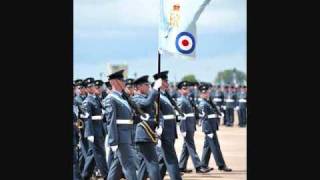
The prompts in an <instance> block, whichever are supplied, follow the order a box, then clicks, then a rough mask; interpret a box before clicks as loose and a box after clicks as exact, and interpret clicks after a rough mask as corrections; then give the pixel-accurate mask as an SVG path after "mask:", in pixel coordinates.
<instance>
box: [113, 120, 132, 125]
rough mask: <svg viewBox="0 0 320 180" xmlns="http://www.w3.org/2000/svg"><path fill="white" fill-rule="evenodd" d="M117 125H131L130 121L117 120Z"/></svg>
mask: <svg viewBox="0 0 320 180" xmlns="http://www.w3.org/2000/svg"><path fill="white" fill-rule="evenodd" d="M117 124H133V120H131V119H117Z"/></svg>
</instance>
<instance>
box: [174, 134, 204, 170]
mask: <svg viewBox="0 0 320 180" xmlns="http://www.w3.org/2000/svg"><path fill="white" fill-rule="evenodd" d="M189 155H190V156H191V159H192V162H193V165H194V167H195V168H196V169H197V168H200V167H201V162H200V158H199V156H198V154H197V151H196V146H195V144H194V132H190V131H187V132H186V137H185V138H184V142H183V147H182V153H181V155H180V161H179V167H180V168H181V169H186V168H187V163H188V159H189Z"/></svg>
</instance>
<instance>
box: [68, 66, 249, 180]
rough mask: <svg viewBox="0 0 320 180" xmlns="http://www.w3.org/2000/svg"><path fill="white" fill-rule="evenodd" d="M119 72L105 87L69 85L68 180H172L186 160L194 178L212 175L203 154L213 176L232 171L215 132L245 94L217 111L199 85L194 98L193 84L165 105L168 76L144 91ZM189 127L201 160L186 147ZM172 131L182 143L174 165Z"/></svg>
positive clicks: (88, 82) (144, 83)
mask: <svg viewBox="0 0 320 180" xmlns="http://www.w3.org/2000/svg"><path fill="white" fill-rule="evenodd" d="M123 72H124V70H120V71H117V72H114V73H112V74H110V75H109V76H108V82H103V81H101V80H94V78H86V79H84V80H80V79H78V80H76V81H75V82H74V106H73V117H74V118H73V124H74V130H73V133H74V138H73V147H74V156H73V159H74V160H73V177H74V179H84V180H87V179H90V178H103V179H108V180H119V179H121V178H124V179H128V180H136V179H139V180H145V179H147V178H149V179H150V180H160V179H163V178H164V176H165V175H166V172H168V175H169V177H170V179H173V180H179V179H182V176H183V174H184V173H190V172H192V170H188V169H187V161H188V158H189V156H191V159H192V162H193V165H194V167H195V170H196V173H207V172H210V171H212V170H213V168H210V167H209V166H208V163H209V159H210V155H211V153H212V155H213V157H214V159H215V162H216V164H217V166H218V169H219V170H221V171H227V172H229V171H232V170H231V169H230V168H229V167H228V166H227V165H226V163H225V161H224V158H223V155H222V152H221V149H220V145H219V140H218V136H217V131H218V129H219V124H220V119H221V118H223V119H226V118H224V117H225V115H224V114H228V109H230V107H232V108H234V109H235V110H239V108H240V109H241V108H242V106H245V105H244V104H245V102H246V94H245V95H241V98H240V99H239V98H237V99H233V98H234V94H230V95H231V96H230V95H228V94H227V96H225V97H227V99H226V100H225V102H223V103H222V102H221V101H217V100H218V99H219V98H220V99H221V97H220V96H219V97H218V95H219V93H217V96H215V95H214V94H212V93H211V91H210V90H211V87H210V85H209V84H208V83H202V84H200V85H199V86H198V92H199V93H198V95H197V96H194V94H193V93H191V91H190V90H191V89H192V87H191V86H193V84H192V83H189V82H187V81H182V82H179V83H178V85H177V87H178V94H179V96H177V97H175V98H173V97H172V93H170V92H169V87H170V85H169V83H168V71H163V72H160V73H157V74H155V75H153V78H154V82H153V83H152V84H150V83H149V81H148V78H149V76H148V75H145V76H141V77H139V78H137V79H135V80H134V79H127V80H124V76H123ZM105 85H106V86H107V88H106V89H104V88H102V87H103V86H105ZM192 92H193V91H192ZM216 92H220V91H216ZM192 94H193V96H192ZM220 94H221V93H220ZM239 97H240V96H239ZM231 100H233V101H232V102H231ZM244 100H245V102H244ZM234 109H232V110H234ZM232 112H233V111H232ZM245 114H246V112H245ZM239 117H240V116H239ZM198 119H199V122H198ZM244 121H246V120H244ZM227 122H229V121H227ZM241 123H243V124H241V126H245V123H246V122H241ZM197 124H198V125H200V126H201V127H202V132H203V133H204V135H205V142H204V146H203V150H202V158H201V160H200V158H199V156H198V154H197V151H196V147H195V142H194V134H195V131H196V126H197ZM225 124H227V123H225ZM177 125H179V128H178V127H177ZM177 129H179V130H180V133H181V135H182V137H183V138H184V142H183V149H182V153H181V155H180V158H179V160H178V157H177V153H176V151H175V148H174V144H175V140H176V139H177V137H178V136H177Z"/></svg>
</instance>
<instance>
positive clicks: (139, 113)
mask: <svg viewBox="0 0 320 180" xmlns="http://www.w3.org/2000/svg"><path fill="white" fill-rule="evenodd" d="M122 97H123V98H124V99H125V100H126V101H127V102H128V103H129V105H130V107H131V108H132V109H133V110H134V111H135V112H136V113H137V114H138V115H140V117H141V118H142V119H145V118H146V119H148V118H149V115H148V114H146V113H144V112H143V111H142V109H141V108H140V107H139V106H138V105H137V104H136V103H135V102H134V101H132V100H131V97H130V96H129V95H128V94H127V93H126V92H125V91H124V90H122Z"/></svg>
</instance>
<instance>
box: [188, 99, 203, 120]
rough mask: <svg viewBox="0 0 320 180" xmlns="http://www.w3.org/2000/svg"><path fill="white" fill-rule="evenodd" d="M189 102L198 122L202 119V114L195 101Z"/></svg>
mask: <svg viewBox="0 0 320 180" xmlns="http://www.w3.org/2000/svg"><path fill="white" fill-rule="evenodd" d="M189 102H190V104H191V106H192V108H193V109H194V116H195V118H196V120H198V119H200V117H199V113H200V110H199V108H198V107H197V105H196V104H195V103H194V101H193V100H192V98H189Z"/></svg>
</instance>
